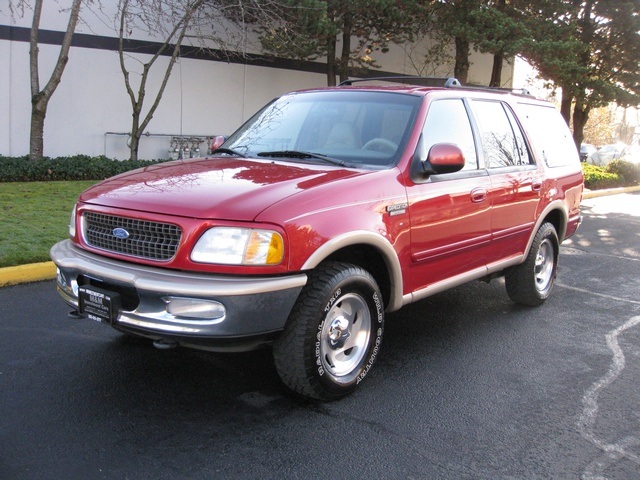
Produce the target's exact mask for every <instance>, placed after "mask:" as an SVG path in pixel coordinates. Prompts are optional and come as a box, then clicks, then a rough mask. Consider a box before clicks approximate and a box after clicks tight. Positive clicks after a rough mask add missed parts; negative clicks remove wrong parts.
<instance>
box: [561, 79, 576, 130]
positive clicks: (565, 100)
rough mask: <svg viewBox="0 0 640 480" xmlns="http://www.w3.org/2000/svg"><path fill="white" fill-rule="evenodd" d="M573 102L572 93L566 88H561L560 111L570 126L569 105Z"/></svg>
mask: <svg viewBox="0 0 640 480" xmlns="http://www.w3.org/2000/svg"><path fill="white" fill-rule="evenodd" d="M572 104H573V95H571V94H570V93H569V91H568V90H567V89H566V88H563V89H562V101H561V102H560V113H561V114H562V118H564V121H565V122H567V125H569V126H571V105H572Z"/></svg>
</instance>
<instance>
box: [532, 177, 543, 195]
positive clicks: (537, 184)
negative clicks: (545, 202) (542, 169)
mask: <svg viewBox="0 0 640 480" xmlns="http://www.w3.org/2000/svg"><path fill="white" fill-rule="evenodd" d="M531 190H533V191H534V192H539V191H540V190H542V179H540V178H534V179H533V180H532V181H531Z"/></svg>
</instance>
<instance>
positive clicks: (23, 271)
mask: <svg viewBox="0 0 640 480" xmlns="http://www.w3.org/2000/svg"><path fill="white" fill-rule="evenodd" d="M631 192H640V186H637V187H625V188H611V189H607V190H586V191H585V192H584V195H583V196H582V198H583V199H589V198H597V197H604V196H606V195H617V194H619V193H631ZM54 278H56V266H55V265H54V263H53V262H42V263H32V264H29V265H19V266H17V267H5V268H0V288H2V287H8V286H9V285H17V284H19V283H27V282H38V281H40V280H52V279H54Z"/></svg>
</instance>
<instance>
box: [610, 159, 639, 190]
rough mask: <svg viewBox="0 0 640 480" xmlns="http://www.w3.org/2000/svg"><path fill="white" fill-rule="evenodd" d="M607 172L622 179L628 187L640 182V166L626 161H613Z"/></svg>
mask: <svg viewBox="0 0 640 480" xmlns="http://www.w3.org/2000/svg"><path fill="white" fill-rule="evenodd" d="M605 170H606V171H607V172H608V173H613V174H615V175H618V176H619V177H621V179H622V181H623V182H624V183H626V184H627V185H636V184H637V183H639V182H640V165H634V164H633V163H631V162H625V161H624V160H613V161H612V162H610V163H609V164H608V165H607V167H606V168H605Z"/></svg>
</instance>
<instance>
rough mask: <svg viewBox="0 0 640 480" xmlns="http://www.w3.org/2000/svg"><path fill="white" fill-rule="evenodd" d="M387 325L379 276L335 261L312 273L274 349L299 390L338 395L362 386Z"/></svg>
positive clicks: (284, 375) (286, 378) (283, 374)
mask: <svg viewBox="0 0 640 480" xmlns="http://www.w3.org/2000/svg"><path fill="white" fill-rule="evenodd" d="M383 329H384V307H383V304H382V295H381V293H380V289H379V288H378V285H377V283H376V281H375V280H374V279H373V277H372V276H371V275H370V274H369V273H368V272H367V271H366V270H364V269H362V268H360V267H357V266H355V265H351V264H347V263H339V262H330V263H326V264H323V265H321V266H319V267H318V268H317V269H316V270H314V271H313V272H312V273H311V274H310V275H309V281H308V282H307V285H306V286H305V287H304V288H303V290H302V292H301V293H300V296H299V297H298V300H297V302H296V304H295V306H294V307H293V310H292V311H291V314H290V315H289V319H288V320H287V323H286V325H285V328H284V331H283V333H282V335H281V336H280V337H279V338H278V340H277V341H276V342H275V344H274V347H273V354H274V359H275V364H276V368H277V370H278V374H279V375H280V378H281V379H282V381H283V382H284V383H285V385H287V386H288V387H289V388H290V389H291V390H293V391H294V392H296V393H298V394H300V395H302V396H305V397H309V398H313V399H317V400H336V399H339V398H341V397H343V396H345V395H347V394H349V393H351V392H353V390H355V389H356V387H357V386H358V384H359V383H360V382H361V381H362V380H363V379H364V377H365V376H366V375H367V373H368V372H369V370H370V369H371V367H372V366H373V364H374V362H375V360H376V357H377V355H378V351H379V348H380V343H381V342H382V332H383Z"/></svg>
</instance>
